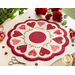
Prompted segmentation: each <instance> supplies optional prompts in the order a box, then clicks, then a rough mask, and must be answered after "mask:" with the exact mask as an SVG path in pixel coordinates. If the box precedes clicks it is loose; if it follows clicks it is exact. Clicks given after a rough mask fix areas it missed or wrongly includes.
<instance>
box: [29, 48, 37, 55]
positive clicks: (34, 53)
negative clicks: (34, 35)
mask: <svg viewBox="0 0 75 75" xmlns="http://www.w3.org/2000/svg"><path fill="white" fill-rule="evenodd" d="M28 55H33V56H36V55H37V53H36V51H35V50H34V49H33V50H31V51H30V52H29V53H28Z"/></svg>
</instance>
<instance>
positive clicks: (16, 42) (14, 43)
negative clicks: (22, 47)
mask: <svg viewBox="0 0 75 75" xmlns="http://www.w3.org/2000/svg"><path fill="white" fill-rule="evenodd" d="M20 41H21V40H17V39H13V40H12V42H13V45H16V44H18V43H19V42H20Z"/></svg>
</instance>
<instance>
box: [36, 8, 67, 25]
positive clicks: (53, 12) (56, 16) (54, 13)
mask: <svg viewBox="0 0 75 75" xmlns="http://www.w3.org/2000/svg"><path fill="white" fill-rule="evenodd" d="M61 10H62V8H48V9H47V8H35V11H36V14H37V15H38V14H41V15H45V18H46V19H47V20H50V18H51V17H52V19H53V20H54V21H57V22H61V23H62V25H66V24H67V21H66V20H64V19H66V18H67V15H63V14H62V12H61Z"/></svg>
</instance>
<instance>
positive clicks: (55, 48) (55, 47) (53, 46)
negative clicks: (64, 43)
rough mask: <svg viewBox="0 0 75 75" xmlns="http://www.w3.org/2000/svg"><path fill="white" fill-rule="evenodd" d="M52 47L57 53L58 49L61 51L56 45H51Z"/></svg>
mask: <svg viewBox="0 0 75 75" xmlns="http://www.w3.org/2000/svg"><path fill="white" fill-rule="evenodd" d="M50 46H51V49H52V50H53V51H56V50H57V49H59V46H56V45H50Z"/></svg>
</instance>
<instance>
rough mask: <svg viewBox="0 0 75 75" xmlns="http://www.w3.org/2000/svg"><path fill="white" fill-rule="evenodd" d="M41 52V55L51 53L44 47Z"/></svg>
mask: <svg viewBox="0 0 75 75" xmlns="http://www.w3.org/2000/svg"><path fill="white" fill-rule="evenodd" d="M39 54H40V55H41V56H44V55H45V54H47V55H48V54H50V51H49V50H47V49H45V48H43V47H42V48H41V50H40V53H39Z"/></svg>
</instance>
